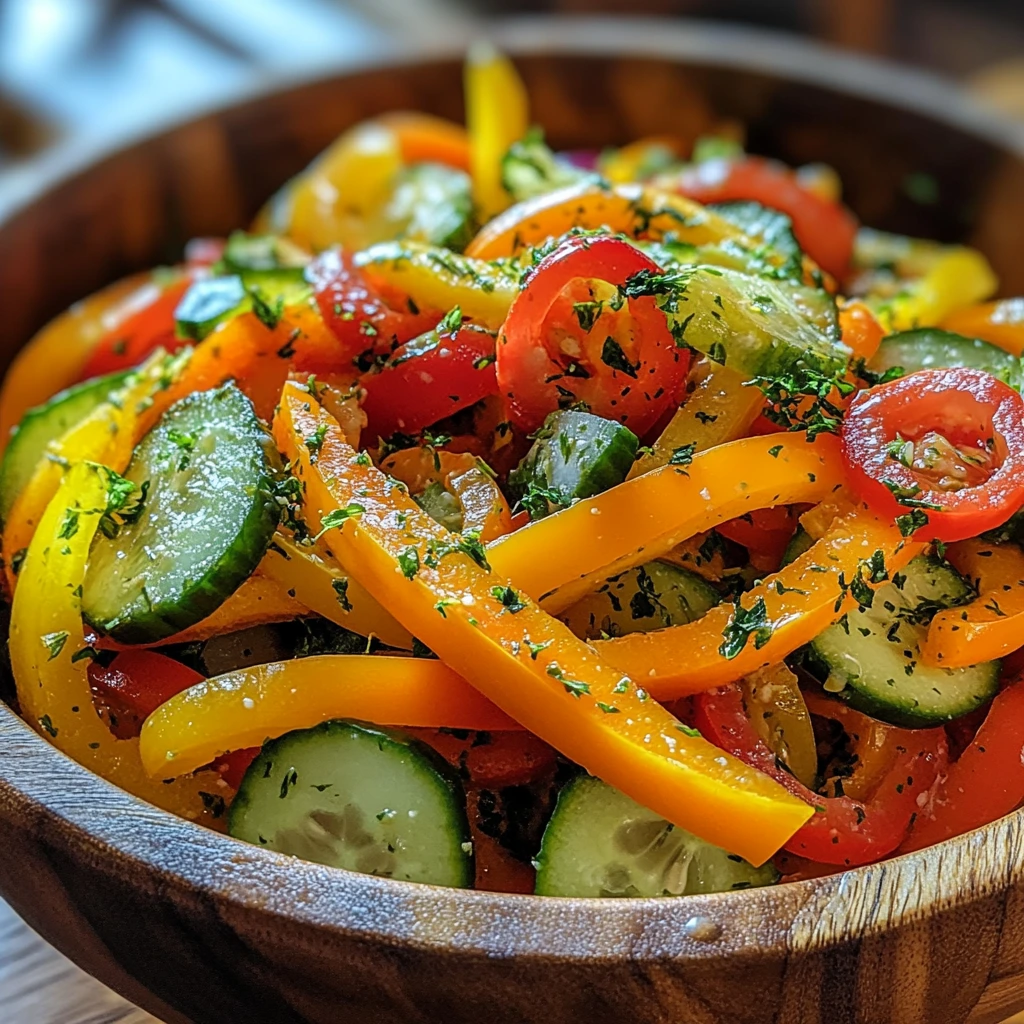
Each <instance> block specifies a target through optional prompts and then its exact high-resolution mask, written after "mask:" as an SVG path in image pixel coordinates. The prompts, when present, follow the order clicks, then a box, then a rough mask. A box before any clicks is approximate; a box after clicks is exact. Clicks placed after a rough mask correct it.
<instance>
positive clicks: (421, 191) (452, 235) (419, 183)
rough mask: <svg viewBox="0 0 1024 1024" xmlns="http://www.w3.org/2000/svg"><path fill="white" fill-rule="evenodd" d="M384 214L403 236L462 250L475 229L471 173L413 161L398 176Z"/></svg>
mask: <svg viewBox="0 0 1024 1024" xmlns="http://www.w3.org/2000/svg"><path fill="white" fill-rule="evenodd" d="M385 218H386V219H387V220H388V221H389V222H390V223H393V224H395V225H396V226H397V231H396V233H397V234H398V235H399V236H400V237H402V238H409V239H412V240H414V241H418V242H427V243H429V244H430V245H440V246H443V247H444V248H446V249H453V250H455V251H456V252H461V251H462V250H463V249H464V248H465V247H466V245H467V244H468V242H469V240H470V239H471V238H472V237H473V233H474V230H475V224H474V221H473V195H472V185H471V182H470V179H469V175H468V174H466V172H465V171H460V170H458V169H457V168H454V167H446V166H445V165H444V164H434V163H420V164H412V165H411V166H410V167H407V168H405V170H403V171H402V172H401V174H400V175H399V176H398V181H397V182H396V184H395V190H394V192H393V193H392V195H391V199H390V201H389V203H388V206H387V210H386V211H385Z"/></svg>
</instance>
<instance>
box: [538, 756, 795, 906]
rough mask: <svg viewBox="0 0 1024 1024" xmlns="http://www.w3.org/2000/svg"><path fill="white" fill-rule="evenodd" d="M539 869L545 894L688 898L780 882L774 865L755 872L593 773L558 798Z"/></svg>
mask: <svg viewBox="0 0 1024 1024" xmlns="http://www.w3.org/2000/svg"><path fill="white" fill-rule="evenodd" d="M536 867H537V883H536V888H535V890H534V891H535V892H536V893H537V894H538V895H540V896H582V897H600V896H689V895H691V894H693V893H706V892H728V891H729V890H731V889H751V888H754V887H755V886H762V885H772V884H773V883H775V882H777V881H778V879H779V875H778V872H777V871H776V870H775V868H774V867H773V866H772V864H771V862H769V863H768V864H766V865H764V867H760V868H755V867H754V866H753V865H751V864H749V863H748V862H747V861H745V860H743V859H742V858H741V857H737V856H735V855H734V854H729V853H726V851H725V850H723V849H721V848H720V847H717V846H712V845H711V844H710V843H706V842H705V841H704V840H703V839H698V838H697V837H696V836H695V835H692V834H691V833H689V832H686V831H685V830H684V829H681V828H677V827H676V826H674V825H672V824H670V823H669V822H667V821H665V820H664V819H663V818H659V817H658V815H657V814H655V813H654V812H653V811H649V810H648V809H647V808H646V807H642V806H641V805H640V804H638V803H636V801H634V800H631V799H630V798H629V797H628V796H626V795H625V794H624V793H620V792H619V791H618V790H616V789H612V787H611V786H608V785H606V784H605V783H603V782H601V780H600V779H595V778H591V777H590V776H588V775H582V776H579V777H577V778H576V779H573V781H572V782H570V783H569V784H568V785H567V786H566V787H565V788H564V789H563V790H562V792H561V793H559V795H558V803H557V804H556V805H555V813H554V814H553V815H552V816H551V821H550V822H548V827H547V828H546V829H545V830H544V838H543V840H542V842H541V847H540V853H539V854H538V856H537V861H536Z"/></svg>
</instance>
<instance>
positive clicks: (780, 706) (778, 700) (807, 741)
mask: <svg viewBox="0 0 1024 1024" xmlns="http://www.w3.org/2000/svg"><path fill="white" fill-rule="evenodd" d="M740 689H741V690H742V692H743V700H744V703H745V704H746V706H747V715H748V716H749V717H750V722H751V724H752V725H753V726H754V732H756V733H757V735H758V736H760V737H761V739H762V740H763V741H764V742H765V743H766V744H767V746H768V748H769V749H770V750H771V751H772V753H773V754H775V756H776V757H777V758H778V759H779V760H780V761H781V762H782V763H783V764H784V765H785V766H786V767H787V768H788V769H789V770H790V771H791V772H792V773H793V774H794V775H795V776H796V777H797V778H798V779H799V780H800V781H801V782H802V783H803V784H804V785H805V786H809V787H810V788H811V789H813V788H814V785H815V782H816V780H817V777H818V746H817V743H816V742H815V739H814V728H813V726H812V725H811V713H810V711H808V709H807V704H806V703H805V702H804V695H803V694H802V693H801V692H800V686H799V685H798V683H797V678H796V676H795V675H794V674H793V673H792V672H791V671H790V670H789V667H788V666H787V665H786V663H785V662H782V661H780V662H778V663H776V664H775V665H769V666H768V667H767V668H763V669H760V670H759V671H757V672H752V673H751V674H750V675H749V676H744V678H743V680H742V681H741V683H740Z"/></svg>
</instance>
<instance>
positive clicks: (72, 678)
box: [10, 463, 223, 821]
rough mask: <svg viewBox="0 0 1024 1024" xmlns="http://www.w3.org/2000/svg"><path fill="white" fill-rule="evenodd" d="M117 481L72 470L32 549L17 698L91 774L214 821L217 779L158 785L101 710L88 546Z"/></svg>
mask: <svg viewBox="0 0 1024 1024" xmlns="http://www.w3.org/2000/svg"><path fill="white" fill-rule="evenodd" d="M109 480H110V475H109V471H108V470H106V469H105V467H103V466H97V465H94V464H91V463H78V464H76V465H75V466H73V467H71V469H70V470H69V471H68V473H67V475H66V476H65V478H64V480H63V482H62V483H61V484H60V486H59V487H58V489H57V493H56V494H55V495H54V497H53V500H52V501H51V502H50V503H49V505H48V506H47V509H46V512H45V514H44V515H43V518H42V521H41V522H40V524H39V529H38V530H37V531H36V535H35V537H34V538H33V540H32V543H31V545H30V546H29V549H28V554H27V556H26V558H25V567H24V576H23V578H22V585H21V586H20V587H19V588H18V590H17V592H16V593H15V595H14V605H13V608H12V611H11V632H10V652H11V666H12V668H13V671H14V679H15V684H16V686H17V691H18V701H19V703H20V705H21V711H22V714H23V715H24V716H25V718H26V720H27V721H28V722H29V724H30V725H32V727H33V728H35V729H36V730H38V731H39V732H40V733H41V734H44V735H46V736H47V737H48V738H49V740H50V742H52V743H53V745H54V746H55V747H57V748H58V749H60V750H62V751H63V752H64V753H65V754H67V755H68V756H69V757H73V758H74V759H75V760H76V761H78V762H79V763H80V764H82V765H84V766H85V767H86V768H88V769H90V770H91V771H94V772H96V773H97V774H98V775H101V776H103V778H105V779H108V780H109V781H110V782H113V783H114V784H115V785H117V786H120V787H121V788H122V789H126V790H128V791H129V792H130V793H134V794H135V795H136V796H139V797H142V798H143V799H145V800H148V801H150V803H153V804H156V805H157V806H158V807H162V808H164V809H165V810H169V811H173V812H174V813H176V814H179V815H182V816H184V817H186V818H192V819H199V818H204V819H206V820H207V821H209V820H211V819H212V818H213V817H214V816H216V813H217V811H218V809H219V810H221V811H222V810H223V800H218V799H217V798H216V793H217V789H216V785H217V783H216V778H215V777H210V776H206V777H205V778H204V776H203V775H199V776H196V777H195V778H190V779H184V780H182V781H180V782H175V783H173V784H170V785H168V784H166V783H165V782H163V781H162V780H160V779H152V778H150V776H149V775H148V774H147V773H146V772H145V771H144V769H143V767H142V761H141V759H140V757H139V745H138V741H137V740H134V739H130V740H119V739H116V738H115V737H114V735H113V733H111V731H110V729H109V728H108V727H107V725H106V724H105V723H104V722H103V721H102V720H101V719H100V718H99V716H98V715H97V713H96V709H95V707H94V706H93V702H92V693H91V691H90V686H89V677H88V664H89V659H90V657H91V656H92V649H91V648H90V647H89V646H88V645H87V644H86V643H85V639H84V636H83V632H82V615H81V598H80V597H79V596H78V595H79V594H81V592H82V581H83V580H84V579H85V568H86V563H87V561H88V557H89V547H90V545H91V543H92V539H93V537H94V535H95V533H96V529H97V527H98V525H99V521H100V516H101V514H102V513H103V512H104V511H105V510H106V508H107V501H108V499H107V493H108V485H109ZM207 780H209V781H207ZM204 792H205V793H206V796H205V798H204V797H203V793H204Z"/></svg>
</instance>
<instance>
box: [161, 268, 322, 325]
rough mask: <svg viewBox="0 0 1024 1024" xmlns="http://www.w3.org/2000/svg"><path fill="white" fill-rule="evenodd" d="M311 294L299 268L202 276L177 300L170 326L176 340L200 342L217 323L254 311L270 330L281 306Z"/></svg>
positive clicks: (305, 299) (299, 300)
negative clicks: (172, 324)
mask: <svg viewBox="0 0 1024 1024" xmlns="http://www.w3.org/2000/svg"><path fill="white" fill-rule="evenodd" d="M312 294H313V290H312V288H311V287H310V285H309V284H308V282H307V281H306V279H305V270H304V268H301V267H299V268H288V269H284V270H247V271H243V272H242V273H241V274H229V275H227V276H221V277H204V278H200V279H199V280H198V281H196V282H195V283H193V284H192V285H191V286H190V287H189V289H188V291H187V292H185V294H184V295H183V296H182V297H181V302H179V303H178V306H177V308H176V309H175V311H174V326H175V330H176V332H177V334H178V336H179V337H181V338H190V339H191V340H193V341H202V340H203V338H205V337H207V336H208V335H209V334H211V333H212V332H213V331H214V329H215V328H217V327H218V326H220V324H222V323H224V322H225V321H227V320H231V319H233V318H234V317H236V316H239V315H241V314H242V313H247V312H248V311H249V310H250V309H254V310H255V311H256V313H257V315H258V316H259V317H260V319H261V320H262V321H263V322H264V323H266V325H267V326H268V327H273V326H276V324H277V321H278V320H279V319H280V317H281V315H282V313H283V312H284V309H285V307H287V306H296V305H298V304H299V303H301V302H306V301H308V300H309V298H310V296H311V295H312Z"/></svg>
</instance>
